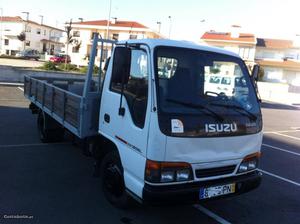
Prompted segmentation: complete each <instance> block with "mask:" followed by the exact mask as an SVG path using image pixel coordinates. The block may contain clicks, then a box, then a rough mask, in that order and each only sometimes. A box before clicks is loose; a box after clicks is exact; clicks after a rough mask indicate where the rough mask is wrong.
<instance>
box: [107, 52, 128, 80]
mask: <svg viewBox="0 0 300 224" xmlns="http://www.w3.org/2000/svg"><path fill="white" fill-rule="evenodd" d="M130 65H131V49H130V48H128V47H116V48H115V51H114V57H113V69H112V77H111V79H112V82H113V83H123V84H126V83H128V80H129V75H130Z"/></svg>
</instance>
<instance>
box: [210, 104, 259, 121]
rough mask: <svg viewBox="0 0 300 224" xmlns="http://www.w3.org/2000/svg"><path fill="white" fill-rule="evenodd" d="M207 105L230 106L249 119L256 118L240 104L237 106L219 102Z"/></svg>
mask: <svg viewBox="0 0 300 224" xmlns="http://www.w3.org/2000/svg"><path fill="white" fill-rule="evenodd" d="M209 105H213V106H217V107H226V108H232V109H234V111H236V112H238V113H240V114H243V115H245V116H247V117H248V118H249V119H251V120H254V121H256V120H257V117H256V116H255V115H254V114H253V113H251V112H249V111H248V110H246V109H245V108H243V107H241V106H238V105H234V104H221V103H209Z"/></svg>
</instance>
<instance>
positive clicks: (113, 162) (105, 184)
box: [100, 150, 132, 209]
mask: <svg viewBox="0 0 300 224" xmlns="http://www.w3.org/2000/svg"><path fill="white" fill-rule="evenodd" d="M100 177H101V187H102V191H103V193H104V195H105V197H106V199H107V200H108V201H109V202H110V203H111V204H112V205H114V206H115V207H117V208H122V209H126V208H129V207H130V206H131V204H132V200H131V198H130V196H129V195H128V194H127V192H126V190H125V183H124V175H123V167H122V164H121V161H120V157H119V154H118V152H117V151H116V150H112V151H109V152H108V153H107V154H106V155H105V156H104V158H103V160H102V163H101V167H100Z"/></svg>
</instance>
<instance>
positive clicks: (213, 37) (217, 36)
mask: <svg viewBox="0 0 300 224" xmlns="http://www.w3.org/2000/svg"><path fill="white" fill-rule="evenodd" d="M201 39H203V40H207V41H222V40H223V41H232V42H251V43H256V38H255V36H254V34H250V33H240V34H239V37H238V38H232V37H231V33H218V32H206V33H204V34H203V36H202V37H201Z"/></svg>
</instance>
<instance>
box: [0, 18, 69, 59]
mask: <svg viewBox="0 0 300 224" xmlns="http://www.w3.org/2000/svg"><path fill="white" fill-rule="evenodd" d="M0 23H1V24H0V29H1V31H0V55H15V54H16V53H17V52H19V51H22V50H24V49H34V50H38V51H39V52H40V53H45V52H48V53H50V54H53V53H55V52H59V51H61V48H62V47H63V43H61V42H60V38H61V37H62V35H63V32H64V31H63V30H61V29H58V28H55V27H52V26H48V25H45V24H40V23H37V22H34V21H31V20H28V21H27V20H23V19H22V18H21V17H19V16H15V17H10V16H3V17H2V18H1V21H0ZM21 33H25V40H24V41H20V40H19V38H18V36H20V34H21Z"/></svg>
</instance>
